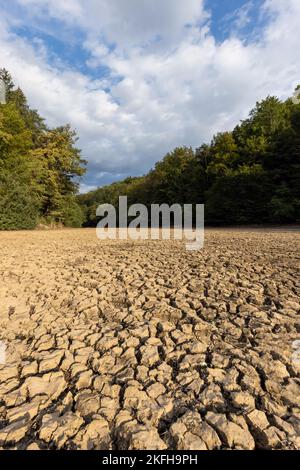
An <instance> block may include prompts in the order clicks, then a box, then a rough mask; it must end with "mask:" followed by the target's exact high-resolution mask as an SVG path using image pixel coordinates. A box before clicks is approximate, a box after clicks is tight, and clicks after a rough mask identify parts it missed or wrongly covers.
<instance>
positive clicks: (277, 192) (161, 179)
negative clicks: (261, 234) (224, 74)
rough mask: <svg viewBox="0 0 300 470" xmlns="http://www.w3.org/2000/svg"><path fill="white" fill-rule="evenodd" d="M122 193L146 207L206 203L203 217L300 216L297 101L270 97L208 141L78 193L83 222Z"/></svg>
mask: <svg viewBox="0 0 300 470" xmlns="http://www.w3.org/2000/svg"><path fill="white" fill-rule="evenodd" d="M298 90H299V93H300V87H298V88H297V91H298ZM119 196H128V204H134V203H142V204H145V205H146V206H147V207H148V208H149V206H150V205H151V204H153V203H159V204H162V203H167V204H169V205H171V204H173V203H179V204H196V203H198V204H203V203H204V204H205V222H206V224H214V225H226V224H263V223H274V224H277V223H296V222H300V104H296V101H295V100H293V99H288V100H286V101H280V100H279V99H278V98H276V97H267V98H266V99H265V100H263V101H261V102H259V103H257V104H256V106H255V107H254V109H253V110H252V111H251V112H250V114H249V117H248V118H247V119H246V120H244V121H242V122H241V123H240V124H239V125H237V126H236V127H235V128H234V129H233V131H232V132H222V133H218V134H216V135H215V136H214V138H213V139H212V141H211V143H210V144H203V145H202V146H201V147H199V148H197V149H196V150H193V149H192V148H189V147H181V148H176V149H175V150H173V151H172V152H170V153H168V154H167V155H166V156H165V157H164V158H163V159H162V160H161V161H159V162H158V163H157V164H156V165H155V168H154V169H152V170H151V171H150V172H149V173H148V174H146V175H145V176H142V177H137V178H127V179H125V180H124V181H121V182H117V183H113V184H111V185H109V186H105V187H102V188H99V189H97V190H95V191H92V192H89V193H87V194H83V195H80V196H79V197H78V200H79V202H80V204H81V206H82V207H83V210H84V213H85V219H86V220H85V225H86V226H95V225H96V223H97V218H96V208H97V206H98V205H99V204H103V203H110V204H113V205H114V206H115V207H117V206H118V199H119Z"/></svg>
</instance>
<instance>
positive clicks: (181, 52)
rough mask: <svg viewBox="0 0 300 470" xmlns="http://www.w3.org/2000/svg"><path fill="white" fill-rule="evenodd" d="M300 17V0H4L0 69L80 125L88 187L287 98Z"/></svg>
mask: <svg viewBox="0 0 300 470" xmlns="http://www.w3.org/2000/svg"><path fill="white" fill-rule="evenodd" d="M299 25H300V0H250V1H248V0H206V1H205V0H61V1H58V0H9V1H8V0H0V67H5V68H7V69H9V71H10V72H11V74H12V75H13V78H14V81H15V83H16V84H17V85H20V86H21V88H22V89H23V90H24V92H25V94H26V95H27V97H28V99H29V103H30V105H31V106H32V107H34V108H37V109H38V110H39V111H40V113H41V114H42V115H43V116H44V117H45V118H46V120H47V123H48V124H49V125H51V126H56V125H60V124H64V123H66V122H69V123H70V124H71V125H72V127H74V128H75V129H76V130H77V132H78V135H79V137H80V140H79V145H80V147H81V149H82V154H83V157H84V158H86V159H87V160H88V162H89V164H88V172H87V175H86V176H85V177H84V179H83V181H82V185H81V189H82V191H86V190H88V189H92V188H93V187H96V186H101V185H103V184H106V183H109V182H111V181H116V180H118V179H121V178H124V177H125V176H128V175H140V174H143V173H145V172H146V171H148V170H149V169H150V168H151V167H152V166H153V165H154V163H155V162H156V161H158V160H160V159H161V158H162V156H163V155H164V154H165V153H166V152H167V151H169V150H171V149H173V148H174V147H175V146H179V145H191V146H193V147H197V146H199V145H200V144H201V143H203V142H207V141H209V140H210V139H211V137H212V136H213V134H214V133H215V132H217V131H220V130H226V129H231V128H232V127H233V126H234V125H235V124H236V123H237V122H238V121H239V120H240V119H242V118H244V117H245V116H246V115H247V114H248V112H249V110H250V109H251V108H252V107H253V105H254V104H255V102H256V101H257V100H259V99H262V98H264V97H265V96H267V95H268V94H271V95H272V94H276V95H277V96H279V97H281V98H285V97H287V96H290V95H291V94H292V92H293V88H294V87H295V86H296V85H297V84H298V83H300V60H299V44H300V27H299Z"/></svg>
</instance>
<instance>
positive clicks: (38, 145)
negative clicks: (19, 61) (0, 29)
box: [0, 69, 85, 230]
mask: <svg viewBox="0 0 300 470" xmlns="http://www.w3.org/2000/svg"><path fill="white" fill-rule="evenodd" d="M0 79H2V80H3V82H4V85H5V95H6V96H5V97H6V100H5V103H2V104H0V230H19V229H32V228H35V227H37V225H38V224H45V225H47V226H49V225H55V226H58V225H66V226H74V227H80V226H81V225H82V223H83V222H84V214H83V210H82V208H81V206H80V205H79V204H78V201H77V199H76V195H77V193H78V178H79V177H80V176H82V175H83V174H84V172H85V161H84V160H83V159H82V158H81V155H80V150H79V149H77V148H76V140H77V138H76V134H75V132H74V131H72V129H71V128H70V126H68V125H65V126H62V127H58V128H55V129H50V128H49V127H47V126H46V124H45V121H44V119H43V118H42V117H41V116H40V115H39V114H38V112H37V111H35V110H32V109H30V107H29V106H28V103H27V100H26V97H25V95H24V93H23V92H22V90H21V89H20V88H15V86H14V83H13V81H12V78H11V76H10V74H9V73H8V72H7V71H6V70H5V69H0Z"/></svg>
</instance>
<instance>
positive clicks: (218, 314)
mask: <svg viewBox="0 0 300 470" xmlns="http://www.w3.org/2000/svg"><path fill="white" fill-rule="evenodd" d="M0 245H1V265H0V339H1V340H2V341H3V342H5V343H6V346H7V358H6V364H5V365H2V366H0V447H1V448H2V449H32V450H34V449H107V450H108V449H120V450H121V449H149V450H150V449H154V450H156V449H184V450H192V449H194V450H198V449H203V450H206V449H299V448H300V436H299V430H300V410H299V403H300V379H299V371H300V366H299V360H296V359H298V356H297V354H298V353H299V351H298V352H297V351H295V344H297V343H295V341H296V340H299V339H300V335H299V333H300V320H299V312H300V305H299V302H300V301H299V297H300V296H299V293H300V279H299V260H300V236H299V233H279V232H278V233H274V232H273V233H272V232H268V231H266V232H250V231H249V232H248V231H232V232H230V231H207V232H206V241H205V247H204V249H203V250H202V251H198V252H188V251H186V249H185V245H184V243H182V242H180V241H176V242H175V241H143V242H141V241H140V242H128V241H126V242H125V241H105V242H104V241H99V240H97V238H96V235H95V231H94V230H62V231H53V232H52V231H50V232H19V233H0Z"/></svg>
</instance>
